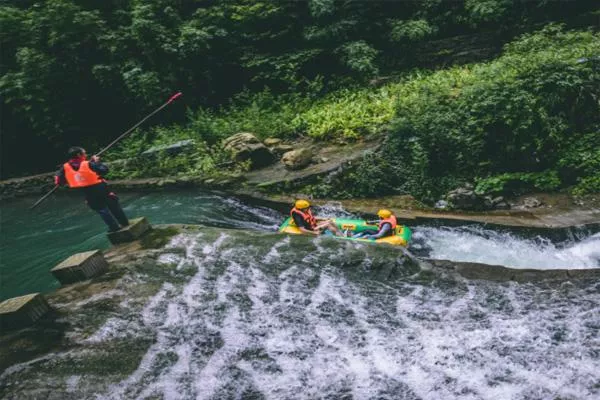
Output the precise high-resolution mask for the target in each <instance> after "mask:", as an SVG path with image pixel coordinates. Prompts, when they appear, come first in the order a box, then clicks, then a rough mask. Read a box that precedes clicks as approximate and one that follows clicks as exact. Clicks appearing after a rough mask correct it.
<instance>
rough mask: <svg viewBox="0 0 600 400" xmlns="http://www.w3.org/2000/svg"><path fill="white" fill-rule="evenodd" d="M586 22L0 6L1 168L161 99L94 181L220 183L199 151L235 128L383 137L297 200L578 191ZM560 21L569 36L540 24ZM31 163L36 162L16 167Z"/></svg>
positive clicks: (376, 9) (514, 10)
mask: <svg viewBox="0 0 600 400" xmlns="http://www.w3.org/2000/svg"><path fill="white" fill-rule="evenodd" d="M595 8H596V7H595V5H594V2H590V1H584V0H580V1H574V2H571V3H569V7H564V5H563V4H561V3H560V2H548V1H546V0H533V1H528V2H520V1H507V0H486V1H473V0H464V1H453V2H446V1H439V0H428V1H422V2H384V1H382V2H377V1H375V2H342V1H334V0H310V1H307V2H290V1H282V0H262V1H254V0H252V1H250V0H237V1H230V0H216V1H211V2H198V1H192V0H182V1H177V2H174V1H171V0H148V1H146V0H145V1H141V0H124V1H112V0H111V1H103V2H100V3H98V2H90V1H88V0H47V1H39V0H30V1H24V2H15V1H2V2H0V24H1V25H2V31H1V32H0V46H1V49H2V50H1V51H2V57H1V59H0V65H1V76H0V94H1V95H2V107H3V108H2V111H3V113H2V123H3V127H2V128H3V134H2V135H3V137H2V141H3V143H2V173H3V175H14V174H24V173H28V172H33V171H39V170H46V169H49V168H50V166H53V165H56V164H57V163H58V162H60V161H62V159H63V157H64V156H63V154H64V150H65V149H66V148H67V147H68V146H70V145H73V144H79V145H83V146H84V147H87V148H88V150H90V152H93V151H94V150H95V149H97V148H99V147H100V146H101V145H103V144H105V143H106V142H108V141H110V139H111V138H114V137H116V136H117V135H118V134H119V133H120V132H122V131H123V130H124V129H125V128H126V127H128V126H130V125H131V124H132V123H133V122H134V121H136V119H137V118H138V117H140V116H142V115H145V114H146V113H147V112H148V110H150V109H152V108H153V107H156V106H157V105H158V104H161V103H162V102H163V101H165V100H166V99H167V98H168V96H169V95H170V94H171V93H173V92H174V91H175V90H179V89H181V90H183V92H184V97H183V98H182V101H181V102H177V103H174V105H172V106H170V108H168V111H165V112H163V113H162V114H160V116H157V117H155V119H153V120H152V123H154V124H157V125H159V126H158V127H154V128H151V127H147V128H146V130H144V131H139V132H136V134H135V135H133V136H131V137H130V138H129V139H128V140H126V141H125V142H123V143H121V145H120V146H119V147H118V148H115V149H113V150H111V152H110V153H108V154H107V155H106V156H107V157H106V159H107V160H111V161H114V160H123V159H128V161H127V162H121V163H115V164H114V165H113V168H112V169H113V171H114V174H113V176H112V177H113V178H119V177H128V178H134V177H150V176H152V177H156V176H176V175H194V176H218V175H219V174H230V173H237V172H239V171H241V170H244V168H246V167H247V166H245V165H235V166H233V167H230V166H229V163H230V161H229V159H228V155H227V154H224V153H223V151H222V150H221V148H220V146H219V143H220V142H221V141H222V140H223V139H224V138H226V137H227V136H229V135H232V134H234V133H237V132H240V131H249V132H254V133H256V134H257V135H258V136H259V137H261V138H266V137H272V136H274V137H281V138H286V139H294V138H297V137H310V138H312V139H314V140H320V141H333V142H339V143H344V142H348V141H355V140H363V139H364V138H365V137H367V136H375V137H377V138H378V139H381V140H384V142H385V144H384V147H383V149H382V150H381V151H379V152H377V153H375V154H370V155H367V156H365V158H364V159H363V160H362V161H361V162H359V163H354V164H353V165H352V166H348V167H347V168H346V169H345V171H344V172H343V173H341V174H338V175H336V176H334V177H329V178H327V179H324V180H323V181H320V182H316V183H314V184H312V185H311V186H310V187H308V188H305V189H306V190H308V191H310V192H312V193H313V194H315V195H322V196H333V197H355V196H373V195H383V194H389V193H410V194H413V195H415V196H416V197H418V198H419V199H420V200H423V201H434V200H436V199H437V198H439V196H440V195H442V194H443V193H444V192H446V191H447V190H449V189H452V188H454V187H456V186H457V185H459V184H461V183H463V182H466V181H470V182H473V183H475V184H476V185H477V190H478V191H479V192H483V193H490V194H492V193H493V194H499V193H503V194H510V193H520V192H524V191H528V190H557V189H562V188H566V187H572V188H573V192H574V193H577V194H583V193H589V192H595V191H598V188H599V187H600V177H599V175H598V173H599V172H598V171H599V170H600V168H599V167H600V155H599V153H598V149H599V148H600V140H599V131H600V112H599V111H600V110H599V105H598V98H599V96H600V93H599V91H600V79H599V70H598V65H599V62H598V60H597V58H598V55H600V36H599V35H598V33H596V31H597V30H596V31H595V30H594V29H593V28H590V29H589V30H586V28H585V25H586V22H584V21H585V17H586V16H588V17H590V16H591V18H590V19H589V21H596V20H597V15H598V14H597V11H594V10H595ZM594 13H595V14H594ZM595 18H596V19H595ZM561 20H563V21H567V22H568V23H569V24H571V26H576V27H577V29H568V28H566V27H565V26H563V25H560V24H555V23H552V21H561ZM591 23H593V22H591ZM500 52H501V54H500V55H499V56H497V57H496V55H498V54H499V53H500ZM494 57H496V58H494ZM583 57H587V58H591V59H592V60H591V61H586V62H578V61H577V60H578V59H580V58H583ZM465 60H466V61H468V62H469V63H467V64H464V62H465ZM457 61H460V62H461V63H463V64H461V65H459V63H457ZM436 63H437V64H436ZM184 106H187V110H185V109H184ZM183 139H193V140H194V144H193V146H192V147H189V148H187V150H186V151H183V152H182V153H180V154H179V155H177V156H172V155H167V154H166V153H165V154H155V155H153V156H149V157H147V156H141V153H142V152H143V151H145V150H147V149H149V148H150V147H152V146H155V145H165V144H172V143H174V142H176V141H179V140H183ZM37 148H43V149H44V152H43V153H41V154H39V155H38V154H35V155H33V156H32V155H31V154H30V153H31V149H37ZM26 149H27V150H28V151H27V152H28V154H30V155H29V156H28V157H23V154H22V153H23V152H24V151H26Z"/></svg>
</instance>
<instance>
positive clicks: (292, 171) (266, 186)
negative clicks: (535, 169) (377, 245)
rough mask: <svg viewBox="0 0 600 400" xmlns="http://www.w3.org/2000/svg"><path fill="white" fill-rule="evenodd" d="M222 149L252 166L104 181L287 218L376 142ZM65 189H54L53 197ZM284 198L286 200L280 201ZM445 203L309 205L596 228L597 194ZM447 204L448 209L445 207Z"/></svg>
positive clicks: (452, 198) (19, 192) (243, 141)
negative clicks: (209, 197) (306, 189)
mask: <svg viewBox="0 0 600 400" xmlns="http://www.w3.org/2000/svg"><path fill="white" fill-rule="evenodd" d="M223 146H224V148H225V149H226V150H227V151H228V152H229V153H230V154H231V157H232V160H233V161H232V162H248V163H249V164H250V165H251V166H252V165H254V167H252V169H251V170H250V171H248V172H245V173H233V172H227V171H225V172H223V174H222V175H220V176H217V177H214V176H208V177H207V176H177V177H161V178H145V179H129V180H115V181H110V185H111V187H112V188H114V189H116V190H119V191H154V190H185V189H202V190H210V191H221V192H224V193H225V194H229V195H233V196H238V197H242V198H245V199H246V200H248V201H252V202H261V203H266V204H269V205H270V206H271V207H273V208H276V209H279V210H281V211H282V212H287V211H288V210H289V206H290V204H291V203H292V202H293V201H294V199H295V198H297V197H306V195H305V194H303V193H297V192H296V190H295V189H294V188H297V187H298V185H299V184H306V183H310V182H314V181H315V180H317V179H319V178H321V177H324V176H325V177H327V176H329V175H331V174H336V173H339V172H340V171H343V169H344V168H345V167H346V166H349V165H351V164H352V163H353V162H354V161H356V160H359V159H361V158H362V157H364V155H365V154H368V153H370V152H374V151H377V149H378V148H379V146H380V143H379V142H378V141H377V140H371V141H364V142H357V143H352V144H345V145H333V144H329V145H327V144H320V143H314V142H310V141H298V142H295V143H294V144H293V145H291V144H289V143H285V142H282V141H281V140H280V139H274V138H270V139H266V140H265V141H264V142H260V141H258V139H257V138H256V137H255V136H254V135H252V134H250V133H239V134H237V135H234V136H231V137H229V138H228V139H227V140H226V141H225V143H223ZM171 147H173V146H171ZM180 147H181V146H179V147H177V148H175V149H171V150H173V152H174V154H176V153H177V151H183V150H185V149H183V150H182V148H180ZM169 149H170V148H169ZM294 149H295V150H294ZM175 150H177V151H175ZM157 151H158V150H157ZM266 155H268V157H267V156H266ZM278 159H279V160H280V161H279V162H277V160H278ZM265 160H267V161H268V162H267V161H265ZM122 162H123V161H121V163H122ZM114 164H115V165H117V164H119V162H114ZM53 174H54V173H52V172H49V173H45V174H39V175H34V176H29V177H23V178H15V179H9V180H5V181H0V201H2V200H7V199H13V198H19V197H26V196H41V195H43V194H45V193H47V192H48V191H49V190H51V189H52V188H53V186H54V185H53V179H52V176H53ZM66 190H67V189H65V188H61V189H60V190H59V191H66ZM288 192H289V194H282V193H288ZM446 199H447V201H439V202H438V204H436V206H435V207H433V208H432V207H427V206H426V205H424V204H422V203H420V202H418V201H417V200H415V199H414V198H413V197H412V196H410V195H396V196H385V197H379V198H372V199H349V200H332V199H313V202H314V203H315V204H317V205H324V204H332V203H333V204H339V205H340V206H341V207H343V208H344V209H346V210H348V211H350V212H353V213H358V214H364V215H375V214H376V212H377V209H378V208H382V207H385V208H391V209H393V210H394V211H395V212H396V214H397V215H398V217H399V219H400V220H402V221H403V222H404V223H406V224H410V223H413V224H414V223H415V222H417V223H418V222H423V221H432V220H441V221H448V222H452V221H455V222H464V223H483V224H492V225H499V226H512V227H524V228H539V229H557V228H569V227H576V226H582V225H594V224H599V225H600V194H596V195H588V196H586V197H584V198H574V197H573V196H570V195H569V194H566V193H535V194H530V195H527V196H521V197H516V198H512V199H505V198H502V197H495V198H492V197H490V196H482V195H478V194H476V193H475V192H474V189H473V186H472V185H468V184H465V185H464V187H460V188H457V189H455V190H453V191H451V192H449V193H448V195H447V196H446ZM449 203H452V204H449ZM450 205H453V206H454V208H450V207H449V206H450Z"/></svg>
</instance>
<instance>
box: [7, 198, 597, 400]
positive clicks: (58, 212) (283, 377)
mask: <svg viewBox="0 0 600 400" xmlns="http://www.w3.org/2000/svg"><path fill="white" fill-rule="evenodd" d="M66 200H69V199H66V198H55V199H54V200H53V201H52V203H50V204H47V205H46V206H50V207H48V208H47V209H45V210H44V211H41V212H39V213H37V214H31V213H30V214H28V213H27V211H26V204H22V203H23V202H15V203H10V204H5V205H4V206H3V213H2V253H3V259H2V268H3V275H2V276H3V277H4V276H5V274H6V270H7V269H11V271H13V274H15V275H23V277H21V278H19V279H21V280H22V281H23V282H26V283H30V282H33V281H34V280H33V279H32V277H33V276H34V275H35V274H41V273H47V270H48V269H49V268H48V267H47V265H46V266H43V267H42V266H40V264H43V263H37V262H36V261H35V260H33V259H34V258H40V257H44V260H45V261H44V262H45V263H48V262H49V260H56V259H58V260H60V258H61V257H64V256H65V255H68V253H70V252H72V251H74V250H75V249H82V250H87V249H89V248H91V247H93V246H106V245H107V244H106V242H105V241H104V238H103V235H102V231H103V227H102V226H100V225H99V224H97V225H93V222H99V221H96V220H94V219H93V218H94V216H93V215H90V214H89V212H87V210H85V209H84V208H83V207H80V208H77V207H75V208H73V207H69V206H68V205H66V203H65V201H66ZM70 200H72V199H70ZM123 202H124V204H125V205H126V210H127V212H128V213H130V214H132V215H146V216H148V217H149V218H150V220H151V221H152V222H154V223H161V222H170V223H175V222H181V223H199V224H203V225H207V226H209V227H207V228H202V229H200V230H198V231H195V232H188V233H184V234H180V235H178V236H176V237H175V238H173V239H172V240H171V242H170V244H169V245H168V246H167V248H165V249H163V250H161V251H160V252H159V254H154V255H153V256H151V257H150V256H148V257H147V258H143V259H140V260H137V261H136V263H134V264H135V265H133V266H131V267H130V269H129V270H128V271H129V272H128V273H126V274H125V275H123V276H122V277H121V278H120V279H118V280H117V281H116V283H115V286H114V287H112V288H111V289H110V291H109V292H104V293H100V294H98V295H96V297H93V298H90V299H88V300H85V301H81V302H80V303H77V304H76V305H75V306H73V305H70V306H69V307H70V309H71V311H70V313H71V314H70V315H71V316H70V317H66V316H64V317H62V319H60V318H59V320H60V321H62V323H67V324H68V326H69V327H70V328H69V330H68V332H66V334H65V337H64V338H63V340H62V344H61V345H60V346H57V347H55V348H53V350H52V351H51V352H50V353H49V354H46V355H43V356H40V357H38V358H34V359H32V360H29V361H27V362H22V363H17V364H15V365H12V366H11V367H10V368H8V369H6V370H5V371H4V373H3V374H2V375H0V397H1V396H4V397H5V398H15V399H17V398H19V399H20V398H56V399H70V398H72V399H81V398H100V399H123V398H125V399H130V398H135V399H196V398H197V399H314V398H323V399H559V398H560V399H594V398H598V396H600V373H599V372H598V371H600V282H597V281H589V282H581V281H579V282H563V283H560V282H558V283H544V282H542V283H535V284H534V283H529V284H518V283H514V282H511V283H497V282H486V281H468V280H465V279H462V278H460V277H457V276H453V275H445V274H443V273H431V272H421V273H420V272H419V268H418V266H417V265H415V264H413V263H411V262H410V261H409V260H407V259H406V258H405V257H404V255H403V253H402V252H401V251H399V250H398V249H395V248H391V247H387V246H378V245H373V244H361V243H356V242H349V241H340V240H336V239H333V238H316V239H315V238H311V237H299V236H282V235H279V234H277V233H274V232H273V230H274V228H275V227H276V226H277V225H278V223H279V222H280V221H281V219H282V218H283V217H284V215H283V214H281V213H279V212H277V211H274V210H271V209H268V208H264V207H258V206H256V205H249V204H244V203H242V202H240V201H238V200H232V199H228V198H224V197H221V196H219V195H215V194H206V193H198V192H183V193H177V194H175V193H171V194H169V193H161V194H147V195H144V196H134V195H128V196H127V197H125V198H124V199H123ZM51 210H52V211H51ZM322 211H323V213H325V214H330V215H331V214H336V215H342V214H343V213H344V211H343V210H340V209H338V208H335V207H329V208H327V209H325V210H322ZM33 219H35V221H32V220H33ZM11 221H12V223H11ZM34 228H35V229H34ZM231 228H235V229H231ZM414 232H415V241H414V249H413V250H414V251H415V252H416V253H418V254H419V255H427V256H429V257H433V258H449V259H455V260H458V259H462V260H473V261H480V262H488V263H491V264H508V265H515V266H523V267H532V266H537V267H538V268H548V269H549V268H557V267H570V268H582V267H583V268H592V267H598V262H599V260H598V248H599V243H600V237H599V235H598V232H594V231H593V230H579V231H572V232H566V233H561V234H560V235H558V237H552V238H550V237H545V236H540V235H538V234H532V233H527V234H520V233H519V232H511V231H508V230H504V231H503V230H489V229H486V228H485V227H481V226H454V227H449V226H441V227H439V226H438V227H434V226H416V227H414ZM28 234H29V235H33V236H27V235H28ZM36 234H37V235H36ZM90 237H91V239H89V238H90ZM59 246H63V247H64V248H63V249H62V250H60V251H59V250H57V249H56V247H59ZM61 252H62V253H61ZM19 279H16V278H14V277H13V275H8V280H7V281H8V283H3V295H4V290H5V288H9V290H11V291H12V292H13V294H20V293H18V290H17V287H19V285H21V283H20V282H21V280H19ZM3 281H4V282H6V281H5V280H4V279H3ZM35 282H38V283H39V286H40V287H42V288H46V289H48V288H50V287H52V285H53V284H52V283H48V282H52V280H51V279H50V278H45V279H41V278H40V279H39V280H37V281H35ZM44 282H46V283H44ZM44 284H46V285H47V286H45V287H44ZM23 285H25V284H23ZM150 289H152V290H150ZM7 297H8V296H7ZM65 307H66V306H65ZM46 332H48V330H46Z"/></svg>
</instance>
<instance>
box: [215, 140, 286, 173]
mask: <svg viewBox="0 0 600 400" xmlns="http://www.w3.org/2000/svg"><path fill="white" fill-rule="evenodd" d="M222 145H223V148H224V149H225V150H226V151H228V152H230V153H231V158H232V159H233V160H234V161H237V162H242V161H247V160H250V162H251V163H252V167H253V168H260V167H265V166H267V165H270V164H272V163H273V162H274V161H275V156H274V155H273V153H271V151H270V150H269V149H268V148H267V147H266V146H265V145H264V144H262V143H261V142H260V141H259V140H258V139H257V138H256V136H254V135H253V134H251V133H248V132H242V133H237V134H235V135H233V136H230V137H228V138H227V139H225V140H223V143H222Z"/></svg>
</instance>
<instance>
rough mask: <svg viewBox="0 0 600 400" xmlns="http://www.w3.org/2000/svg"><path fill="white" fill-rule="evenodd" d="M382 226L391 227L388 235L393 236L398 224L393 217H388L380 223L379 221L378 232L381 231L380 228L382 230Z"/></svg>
mask: <svg viewBox="0 0 600 400" xmlns="http://www.w3.org/2000/svg"><path fill="white" fill-rule="evenodd" d="M383 224H390V225H391V226H392V229H390V233H389V235H393V234H394V232H395V230H396V226H397V225H398V222H397V221H396V217H395V216H393V215H390V217H389V218H385V219H382V220H381V221H379V230H381V228H383Z"/></svg>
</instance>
